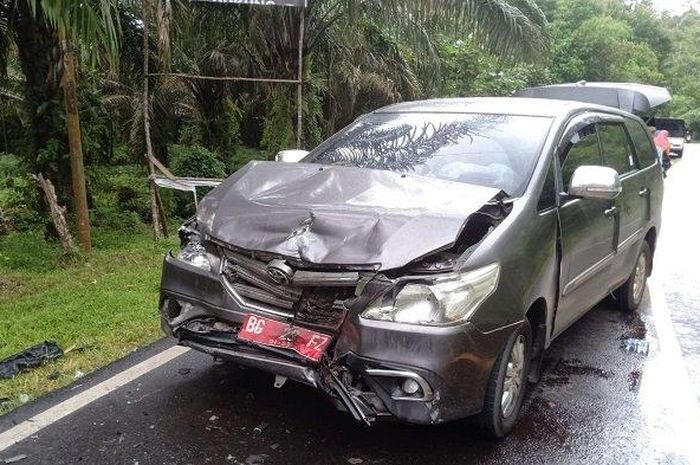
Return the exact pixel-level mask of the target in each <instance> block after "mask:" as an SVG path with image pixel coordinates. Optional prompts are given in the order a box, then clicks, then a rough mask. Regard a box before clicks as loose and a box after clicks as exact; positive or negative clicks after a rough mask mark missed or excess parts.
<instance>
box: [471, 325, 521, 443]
mask: <svg viewBox="0 0 700 465" xmlns="http://www.w3.org/2000/svg"><path fill="white" fill-rule="evenodd" d="M531 348H532V330H531V329H530V324H529V323H528V322H527V321H525V322H524V323H523V324H522V325H521V326H520V327H518V329H517V330H515V331H514V332H513V334H512V335H511V337H510V338H509V339H508V343H507V344H506V346H505V348H504V349H503V352H502V353H501V355H500V356H499V357H498V359H497V360H496V363H495V364H494V367H493V371H492V372H491V377H490V378H489V384H488V387H487V390H486V400H485V402H484V409H483V410H482V412H481V414H480V415H479V424H480V426H481V429H482V431H483V432H484V433H485V434H487V435H488V436H491V437H494V438H501V437H503V436H505V435H507V434H508V433H510V431H511V430H512V429H513V426H515V423H516V421H517V419H518V414H519V413H520V407H521V406H522V404H523V399H524V397H525V389H526V387H527V373H528V370H529V365H530V352H531Z"/></svg>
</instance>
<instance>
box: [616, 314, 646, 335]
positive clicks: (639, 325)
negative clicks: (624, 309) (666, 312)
mask: <svg viewBox="0 0 700 465" xmlns="http://www.w3.org/2000/svg"><path fill="white" fill-rule="evenodd" d="M624 323H625V331H624V332H623V333H622V335H621V336H620V339H621V340H623V339H640V340H644V339H645V338H646V336H647V324H646V323H645V322H644V320H643V319H642V316H641V315H640V314H639V313H637V312H630V313H627V314H625V320H624Z"/></svg>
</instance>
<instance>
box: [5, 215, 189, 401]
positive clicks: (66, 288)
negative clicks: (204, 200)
mask: <svg viewBox="0 0 700 465" xmlns="http://www.w3.org/2000/svg"><path fill="white" fill-rule="evenodd" d="M93 236H94V246H95V251H94V252H93V253H92V254H90V255H89V256H79V257H77V258H70V259H68V258H66V257H64V256H63V254H62V253H61V250H60V248H59V247H58V245H57V244H52V243H48V242H46V241H44V239H43V238H42V237H41V235H39V234H26V233H25V234H12V235H9V236H6V237H1V238H0V359H4V358H6V357H7V356H10V355H12V354H14V353H16V352H19V351H22V350H24V349H25V348H27V347H30V346H32V345H34V344H37V343H40V342H42V341H44V340H54V341H56V342H58V344H59V345H60V346H61V347H62V348H63V349H64V350H68V352H67V354H66V355H65V356H64V357H62V358H60V359H58V360H56V361H53V362H50V363H48V364H47V365H45V366H43V367H40V368H36V369H33V370H29V371H27V372H24V373H22V374H20V375H18V376H16V377H15V378H13V379H9V380H0V414H4V413H7V412H8V411H10V410H12V409H14V408H16V407H17V406H19V405H20V404H21V403H22V400H24V401H25V402H26V401H27V396H28V399H30V400H31V399H34V398H36V397H38V396H41V395H42V394H45V393H47V392H49V391H52V390H54V389H58V388H60V387H63V386H66V385H68V384H70V383H71V382H73V380H74V379H75V378H76V377H79V376H81V374H87V373H89V372H91V371H93V370H95V369H97V368H99V367H102V366H104V365H106V364H108V363H110V362H112V361H114V360H117V359H119V358H121V357H123V356H125V355H127V354H128V353H130V352H132V351H133V350H135V349H136V348H138V347H141V346H143V345H145V344H148V343H150V342H152V341H154V340H156V339H158V337H159V335H160V328H159V319H158V314H157V304H158V289H159V284H160V269H161V260H162V256H163V253H164V252H165V251H166V250H168V249H170V248H173V247H174V246H175V244H176V239H175V238H174V237H172V238H171V239H169V240H166V241H163V242H155V241H154V240H153V239H152V236H151V234H150V232H149V231H148V230H147V229H146V227H145V226H144V227H143V228H140V229H139V230H138V231H136V232H125V231H122V232H105V231H95V232H94V235H93Z"/></svg>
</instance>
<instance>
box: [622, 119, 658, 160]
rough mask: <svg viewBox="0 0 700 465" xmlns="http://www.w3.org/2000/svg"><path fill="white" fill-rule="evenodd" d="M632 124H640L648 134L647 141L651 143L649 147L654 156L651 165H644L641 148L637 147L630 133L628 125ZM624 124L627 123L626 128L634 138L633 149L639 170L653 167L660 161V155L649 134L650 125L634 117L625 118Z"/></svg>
mask: <svg viewBox="0 0 700 465" xmlns="http://www.w3.org/2000/svg"><path fill="white" fill-rule="evenodd" d="M632 124H636V125H637V126H639V128H640V129H641V130H642V132H644V134H645V135H646V136H647V142H648V143H649V148H650V149H651V155H652V157H651V158H652V160H654V161H653V163H651V164H649V165H646V166H642V158H641V157H640V152H639V148H638V147H637V144H636V143H635V142H634V140H633V139H632V134H631V133H630V130H629V127H628V126H629V125H632ZM624 125H625V130H626V131H627V134H628V135H629V137H630V140H632V149H633V150H634V154H635V158H636V160H637V167H638V169H639V171H644V170H647V169H649V168H653V167H654V166H656V165H657V164H658V163H660V162H659V157H658V155H657V153H656V145H655V144H654V141H653V140H652V139H651V137H650V136H649V133H648V131H649V129H648V126H647V125H646V123H644V122H640V121H638V120H636V119H633V118H625V123H624Z"/></svg>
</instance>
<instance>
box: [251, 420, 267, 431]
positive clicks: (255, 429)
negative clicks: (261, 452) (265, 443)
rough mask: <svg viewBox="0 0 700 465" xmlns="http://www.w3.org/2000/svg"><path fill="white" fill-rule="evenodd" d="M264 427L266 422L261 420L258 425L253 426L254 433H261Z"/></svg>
mask: <svg viewBox="0 0 700 465" xmlns="http://www.w3.org/2000/svg"><path fill="white" fill-rule="evenodd" d="M265 428H267V423H265V422H262V423H260V424H259V425H258V426H256V427H255V428H253V431H255V432H256V433H262V432H263V431H265Z"/></svg>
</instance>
